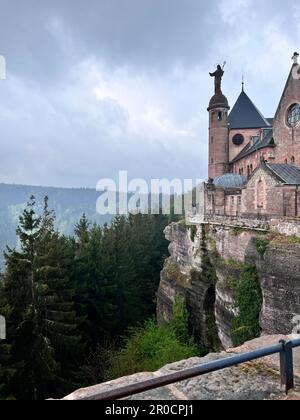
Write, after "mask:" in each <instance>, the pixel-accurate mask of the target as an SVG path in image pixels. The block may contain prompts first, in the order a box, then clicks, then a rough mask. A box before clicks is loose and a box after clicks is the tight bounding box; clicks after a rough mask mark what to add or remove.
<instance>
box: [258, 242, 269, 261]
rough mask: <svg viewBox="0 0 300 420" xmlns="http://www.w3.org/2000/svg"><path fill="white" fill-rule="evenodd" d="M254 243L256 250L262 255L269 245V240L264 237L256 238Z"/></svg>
mask: <svg viewBox="0 0 300 420" xmlns="http://www.w3.org/2000/svg"><path fill="white" fill-rule="evenodd" d="M255 245H256V249H257V252H258V253H259V255H261V256H262V257H263V256H264V255H265V252H266V250H267V247H268V245H269V241H268V240H267V239H266V238H256V239H255Z"/></svg>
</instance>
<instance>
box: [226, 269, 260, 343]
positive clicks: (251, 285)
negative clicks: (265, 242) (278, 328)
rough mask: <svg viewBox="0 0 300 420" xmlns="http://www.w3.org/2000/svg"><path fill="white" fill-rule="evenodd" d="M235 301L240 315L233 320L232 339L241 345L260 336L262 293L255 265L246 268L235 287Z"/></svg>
mask: <svg viewBox="0 0 300 420" xmlns="http://www.w3.org/2000/svg"><path fill="white" fill-rule="evenodd" d="M234 301H235V305H236V308H237V309H238V311H239V315H238V316H236V317H235V318H234V320H233V325H232V339H233V344H234V345H235V346H239V345H241V344H243V343H245V342H246V341H249V340H252V339H254V338H257V337H259V336H260V331H261V330H260V325H259V315H260V310H261V306H262V295H261V290H260V287H259V284H258V279H257V273H256V268H255V267H252V266H248V267H246V268H245V269H244V271H243V273H242V275H241V278H240V281H238V282H237V283H236V287H235V289H234Z"/></svg>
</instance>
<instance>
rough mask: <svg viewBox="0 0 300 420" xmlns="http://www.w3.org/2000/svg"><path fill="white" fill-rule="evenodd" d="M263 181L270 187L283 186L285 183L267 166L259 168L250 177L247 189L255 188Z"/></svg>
mask: <svg viewBox="0 0 300 420" xmlns="http://www.w3.org/2000/svg"><path fill="white" fill-rule="evenodd" d="M260 179H263V180H264V181H265V183H266V185H268V186H269V187H278V186H282V185H283V184H284V183H283V182H282V181H281V180H280V179H279V178H278V177H277V176H276V175H275V174H274V173H272V171H270V170H269V169H268V168H267V167H266V166H265V165H261V166H259V167H258V168H257V169H256V170H255V171H254V172H253V174H252V176H251V177H250V179H249V181H248V182H247V184H246V187H245V188H255V187H256V184H257V181H259V180H260Z"/></svg>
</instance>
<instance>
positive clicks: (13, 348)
mask: <svg viewBox="0 0 300 420" xmlns="http://www.w3.org/2000/svg"><path fill="white" fill-rule="evenodd" d="M169 222H170V218H169V217H168V216H163V215H157V216H156V215H142V214H135V215H130V216H128V217H124V216H122V217H121V216H120V217H116V218H115V219H114V220H113V221H112V223H111V225H110V226H108V225H104V226H103V227H102V226H97V225H91V224H90V222H89V220H88V218H87V217H86V216H85V215H83V216H82V218H81V219H80V221H79V222H78V223H77V224H76V225H75V229H74V232H75V236H74V237H65V236H62V235H61V234H59V233H58V232H57V231H56V230H55V227H54V226H55V217H54V213H53V212H51V211H49V209H48V199H47V198H46V199H45V202H44V208H43V210H42V211H41V209H40V206H39V205H38V204H36V201H35V199H34V197H32V198H31V200H30V202H29V203H28V206H27V207H26V208H25V210H24V211H23V213H22V215H21V217H20V221H19V226H18V229H17V234H18V237H19V242H20V247H19V248H18V249H17V250H16V249H12V248H8V249H7V251H6V253H5V261H6V271H5V273H4V274H3V276H2V277H0V278H1V282H0V286H1V287H0V313H1V314H3V315H4V316H6V319H7V336H8V340H7V346H5V347H4V345H3V343H1V349H0V350H1V351H0V383H1V384H2V383H3V385H1V388H0V395H1V397H2V398H10V397H15V398H17V399H21V400H24V399H26V400H32V399H45V398H48V397H52V398H59V397H61V396H63V395H66V394H67V393H69V392H70V391H72V390H74V389H76V388H79V387H80V386H82V385H89V384H90V383H89V381H92V378H95V377H96V376H98V377H102V376H104V369H103V366H104V364H105V365H107V364H108V365H109V363H110V362H109V361H110V357H108V354H110V353H111V354H114V352H115V351H117V350H118V349H119V346H120V337H121V336H122V335H123V334H125V332H126V331H127V330H128V328H133V327H137V326H138V325H139V324H140V323H141V322H143V320H145V319H148V318H149V317H151V316H153V315H154V314H155V310H156V305H155V294H156V291H157V288H158V284H159V279H160V271H161V270H162V267H163V262H164V258H165V256H166V255H167V253H168V242H167V241H166V240H165V237H164V234H163V231H164V228H165V227H166V225H167V224H168V223H169ZM179 327H180V323H178V325H177V328H178V329H179V330H180V328H179ZM181 331H182V329H181ZM172 334H173V337H176V333H175V330H173V329H172ZM178 334H179V333H178ZM170 337H171V333H170V334H169V340H171V338H170ZM107 342H113V343H114V345H113V349H111V350H109V351H106V352H105V350H103V349H106V347H107V344H106V343H107ZM83 343H84V345H83ZM115 349H116V350H115ZM179 350H180V349H179ZM179 350H178V352H179ZM95 352H97V354H98V355H100V353H101V358H102V359H101V360H98V365H97V367H96V373H95V371H94V370H93V369H94V367H93V366H91V359H89V360H88V363H86V364H84V363H83V362H84V360H86V359H87V358H88V357H89V356H88V355H94V354H96V353H95ZM178 352H177V350H176V352H175V354H177V353H178ZM167 358H168V357H167V356H162V360H164V359H167ZM83 364H84V366H85V367H86V369H85V370H84V369H80V368H79V366H80V365H81V366H82V365H83ZM89 368H91V370H89ZM101 369H102V370H101ZM106 369H107V367H106ZM94 373H95V374H94ZM93 375H94V376H93ZM101 379H102V378H101Z"/></svg>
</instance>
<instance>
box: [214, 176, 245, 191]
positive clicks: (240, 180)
mask: <svg viewBox="0 0 300 420" xmlns="http://www.w3.org/2000/svg"><path fill="white" fill-rule="evenodd" d="M246 182H247V178H246V177H244V176H242V175H237V174H225V175H222V176H219V177H218V178H216V179H215V180H214V185H215V186H216V187H218V188H242V187H243V186H244V185H245V184H246Z"/></svg>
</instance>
